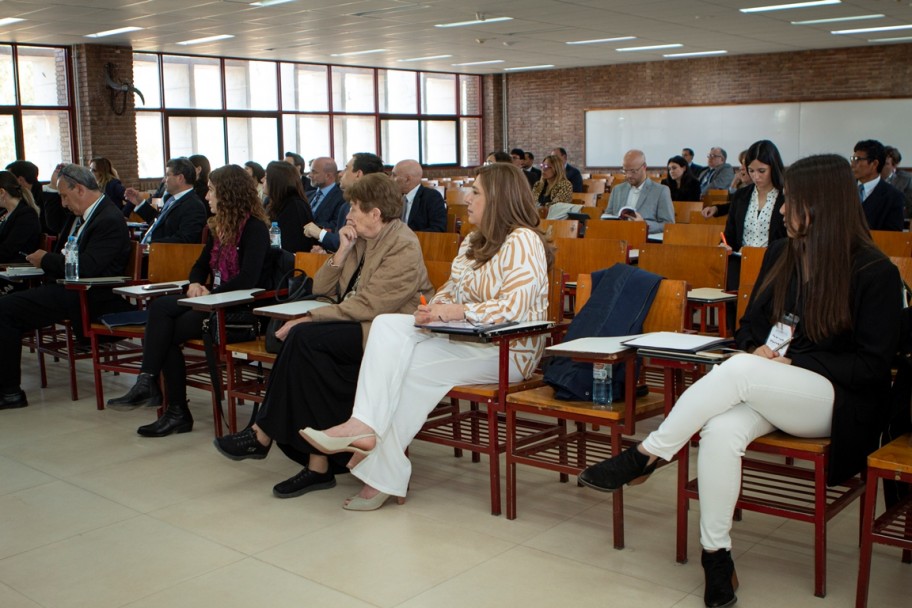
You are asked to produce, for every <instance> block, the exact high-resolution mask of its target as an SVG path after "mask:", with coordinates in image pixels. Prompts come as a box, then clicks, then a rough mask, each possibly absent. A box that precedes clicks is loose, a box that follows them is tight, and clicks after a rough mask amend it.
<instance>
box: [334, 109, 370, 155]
mask: <svg viewBox="0 0 912 608" xmlns="http://www.w3.org/2000/svg"><path fill="white" fill-rule="evenodd" d="M375 125H376V123H375V122H374V117H373V116H336V117H334V118H333V142H334V143H335V146H334V148H335V155H334V158H335V159H336V162H337V163H338V164H339V166H340V167H344V166H345V164H346V163H348V159H350V158H351V156H352V154H354V153H355V152H371V153H373V154H376V153H377V137H376V136H377V133H376V126H375Z"/></svg>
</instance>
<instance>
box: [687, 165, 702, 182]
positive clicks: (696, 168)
mask: <svg viewBox="0 0 912 608" xmlns="http://www.w3.org/2000/svg"><path fill="white" fill-rule="evenodd" d="M688 169H689V170H690V174H691V175H693V176H694V178H695V179H697V180H699V179H700V174H701V173H703V172H704V171H705V170H706V167H704V166H703V165H698V164H697V163H690V166H689V167H688Z"/></svg>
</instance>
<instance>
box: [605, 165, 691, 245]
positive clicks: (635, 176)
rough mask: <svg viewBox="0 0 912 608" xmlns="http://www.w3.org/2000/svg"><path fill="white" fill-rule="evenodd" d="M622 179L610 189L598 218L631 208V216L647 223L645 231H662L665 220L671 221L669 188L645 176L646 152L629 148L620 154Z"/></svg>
mask: <svg viewBox="0 0 912 608" xmlns="http://www.w3.org/2000/svg"><path fill="white" fill-rule="evenodd" d="M624 180H625V181H624V183H622V184H618V185H617V186H615V187H614V188H612V189H611V198H609V199H608V208H607V209H606V210H605V215H603V216H602V219H608V218H617V217H619V216H620V215H622V214H621V211H622V210H623V209H624V208H625V207H626V208H628V209H633V210H634V213H633V214H632V218H631V219H635V220H636V221H638V222H643V221H645V222H646V223H647V224H648V225H649V234H655V233H660V232H662V231H663V230H664V229H665V224H674V221H675V219H674V218H675V214H674V205H672V204H671V191H670V190H669V189H668V186H663V185H662V184H657V183H656V182H654V181H652V180H651V179H649V178H647V177H646V155H645V154H643V152H642V151H640V150H630V151H629V152H627V154H625V155H624Z"/></svg>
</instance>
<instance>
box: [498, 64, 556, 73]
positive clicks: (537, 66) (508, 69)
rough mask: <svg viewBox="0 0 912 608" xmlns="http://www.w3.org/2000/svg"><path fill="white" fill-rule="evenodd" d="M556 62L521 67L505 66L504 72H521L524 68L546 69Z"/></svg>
mask: <svg viewBox="0 0 912 608" xmlns="http://www.w3.org/2000/svg"><path fill="white" fill-rule="evenodd" d="M553 67H554V64H553V63H549V64H546V65H524V66H522V67H519V68H504V72H520V71H522V70H546V69H548V68H553Z"/></svg>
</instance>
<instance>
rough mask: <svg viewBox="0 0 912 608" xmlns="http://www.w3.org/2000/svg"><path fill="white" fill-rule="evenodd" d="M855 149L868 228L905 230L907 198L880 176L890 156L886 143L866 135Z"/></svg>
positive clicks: (854, 169) (855, 167)
mask: <svg viewBox="0 0 912 608" xmlns="http://www.w3.org/2000/svg"><path fill="white" fill-rule="evenodd" d="M854 152H855V154H854V155H853V156H852V158H851V161H852V173H853V174H854V175H855V179H857V180H858V196H859V198H860V199H861V208H862V209H863V210H864V214H865V218H866V219H867V220H868V228H870V229H871V230H894V231H897V232H899V231H902V229H903V209H904V207H905V202H906V200H905V198H903V195H902V192H900V191H899V190H897V189H896V188H894V187H893V186H891V185H890V184H888V183H887V182H885V181H884V180H882V179H881V178H880V173H881V171H882V170H883V167H884V163H885V162H886V158H887V152H886V150H885V148H884V145H883V144H882V143H880V142H879V141H877V140H874V139H865V140H863V141H860V142H858V143H857V144H855V149H854Z"/></svg>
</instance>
